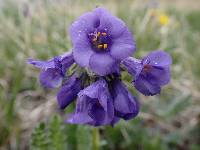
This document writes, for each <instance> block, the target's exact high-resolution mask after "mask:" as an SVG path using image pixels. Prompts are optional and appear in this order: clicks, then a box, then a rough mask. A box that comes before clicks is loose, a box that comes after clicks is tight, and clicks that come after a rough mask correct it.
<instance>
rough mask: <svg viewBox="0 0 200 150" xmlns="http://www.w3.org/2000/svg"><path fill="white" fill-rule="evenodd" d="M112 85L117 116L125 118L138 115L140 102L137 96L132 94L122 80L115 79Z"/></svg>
mask: <svg viewBox="0 0 200 150" xmlns="http://www.w3.org/2000/svg"><path fill="white" fill-rule="evenodd" d="M112 87H113V88H112V91H111V93H112V97H113V101H114V102H113V104H114V109H115V116H116V117H118V118H123V119H125V120H129V119H132V118H134V117H135V116H137V114H138V113H139V103H138V100H137V99H136V97H134V96H132V94H131V93H130V92H129V91H128V89H127V88H126V86H125V85H124V84H123V83H122V82H121V81H120V80H115V81H114V82H113V84H112Z"/></svg>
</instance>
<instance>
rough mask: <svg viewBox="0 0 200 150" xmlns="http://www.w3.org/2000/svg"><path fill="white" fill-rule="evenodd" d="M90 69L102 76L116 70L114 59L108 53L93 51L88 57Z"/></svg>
mask: <svg viewBox="0 0 200 150" xmlns="http://www.w3.org/2000/svg"><path fill="white" fill-rule="evenodd" d="M89 66H90V69H91V70H92V71H94V72H95V73H96V74H98V75H100V76H104V75H107V74H110V73H113V72H116V70H117V67H118V65H117V63H116V61H115V60H114V59H113V58H112V57H111V56H110V55H108V53H94V54H93V55H92V56H91V57H90V62H89Z"/></svg>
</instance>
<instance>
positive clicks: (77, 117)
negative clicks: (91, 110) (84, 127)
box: [66, 112, 93, 124]
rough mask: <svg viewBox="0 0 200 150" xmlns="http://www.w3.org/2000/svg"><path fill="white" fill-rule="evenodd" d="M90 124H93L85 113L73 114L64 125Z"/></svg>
mask: <svg viewBox="0 0 200 150" xmlns="http://www.w3.org/2000/svg"><path fill="white" fill-rule="evenodd" d="M92 122H93V120H92V118H91V117H90V116H89V115H88V114H87V112H83V113H74V114H73V115H71V116H70V117H69V118H68V119H67V121H66V123H71V124H90V123H92Z"/></svg>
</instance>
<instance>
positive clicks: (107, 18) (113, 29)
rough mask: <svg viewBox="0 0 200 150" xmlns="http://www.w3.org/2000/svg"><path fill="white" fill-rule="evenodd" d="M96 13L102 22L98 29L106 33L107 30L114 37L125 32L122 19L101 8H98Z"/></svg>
mask: <svg viewBox="0 0 200 150" xmlns="http://www.w3.org/2000/svg"><path fill="white" fill-rule="evenodd" d="M94 12H95V13H96V15H97V16H98V18H99V20H100V25H99V27H98V28H99V29H101V30H105V31H106V30H107V31H108V33H109V34H110V35H111V36H112V37H117V36H119V35H121V34H122V33H123V31H124V30H125V28H126V25H125V23H124V22H123V21H122V20H121V19H119V18H117V17H115V16H113V15H111V14H110V13H109V12H108V11H107V10H106V9H104V8H101V7H99V8H96V9H95V10H94Z"/></svg>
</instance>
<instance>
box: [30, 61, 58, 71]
mask: <svg viewBox="0 0 200 150" xmlns="http://www.w3.org/2000/svg"><path fill="white" fill-rule="evenodd" d="M28 63H29V64H31V65H34V66H35V67H37V68H41V69H48V68H54V67H55V65H54V59H51V60H48V61H40V60H33V59H28Z"/></svg>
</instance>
